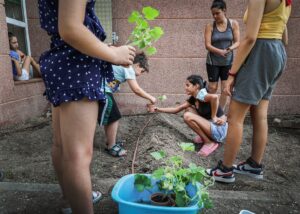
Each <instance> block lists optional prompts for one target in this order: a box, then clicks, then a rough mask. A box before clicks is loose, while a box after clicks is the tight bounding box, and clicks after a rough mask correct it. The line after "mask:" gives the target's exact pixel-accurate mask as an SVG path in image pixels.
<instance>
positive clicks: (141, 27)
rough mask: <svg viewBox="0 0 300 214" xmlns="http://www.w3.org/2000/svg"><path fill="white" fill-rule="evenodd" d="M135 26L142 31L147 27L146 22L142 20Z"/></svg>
mask: <svg viewBox="0 0 300 214" xmlns="http://www.w3.org/2000/svg"><path fill="white" fill-rule="evenodd" d="M137 24H138V27H139V29H142V30H143V29H146V28H148V27H149V24H148V22H147V21H146V20H144V19H139V20H137Z"/></svg>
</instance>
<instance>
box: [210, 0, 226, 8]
mask: <svg viewBox="0 0 300 214" xmlns="http://www.w3.org/2000/svg"><path fill="white" fill-rule="evenodd" d="M213 8H218V9H221V10H226V2H225V1H224V0H214V1H213V3H212V5H211V7H210V9H213Z"/></svg>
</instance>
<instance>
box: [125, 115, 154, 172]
mask: <svg viewBox="0 0 300 214" xmlns="http://www.w3.org/2000/svg"><path fill="white" fill-rule="evenodd" d="M155 116H156V114H153V115H151V117H150V118H149V120H148V121H147V122H146V124H145V125H144V127H143V128H142V129H141V130H140V133H139V136H138V138H137V141H136V144H135V150H134V153H133V158H132V163H131V173H132V174H134V164H135V159H136V154H137V150H138V147H139V141H140V137H141V136H142V134H143V132H144V130H145V128H146V127H147V126H148V125H149V123H150V122H151V120H152V119H153V118H154V117H155Z"/></svg>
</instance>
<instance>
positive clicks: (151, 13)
mask: <svg viewBox="0 0 300 214" xmlns="http://www.w3.org/2000/svg"><path fill="white" fill-rule="evenodd" d="M143 14H144V15H145V18H146V19H148V20H154V19H155V18H156V17H158V16H159V11H158V10H156V9H154V8H153V7H144V8H143Z"/></svg>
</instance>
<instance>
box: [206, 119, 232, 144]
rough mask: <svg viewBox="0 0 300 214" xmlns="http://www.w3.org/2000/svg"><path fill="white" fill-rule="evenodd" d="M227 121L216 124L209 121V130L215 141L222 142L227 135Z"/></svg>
mask: <svg viewBox="0 0 300 214" xmlns="http://www.w3.org/2000/svg"><path fill="white" fill-rule="evenodd" d="M227 129H228V123H227V122H226V123H224V124H223V125H216V124H214V123H212V122H210V131H211V137H212V139H214V140H215V141H216V142H219V143H222V142H223V141H224V139H225V138H226V135H227Z"/></svg>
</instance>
